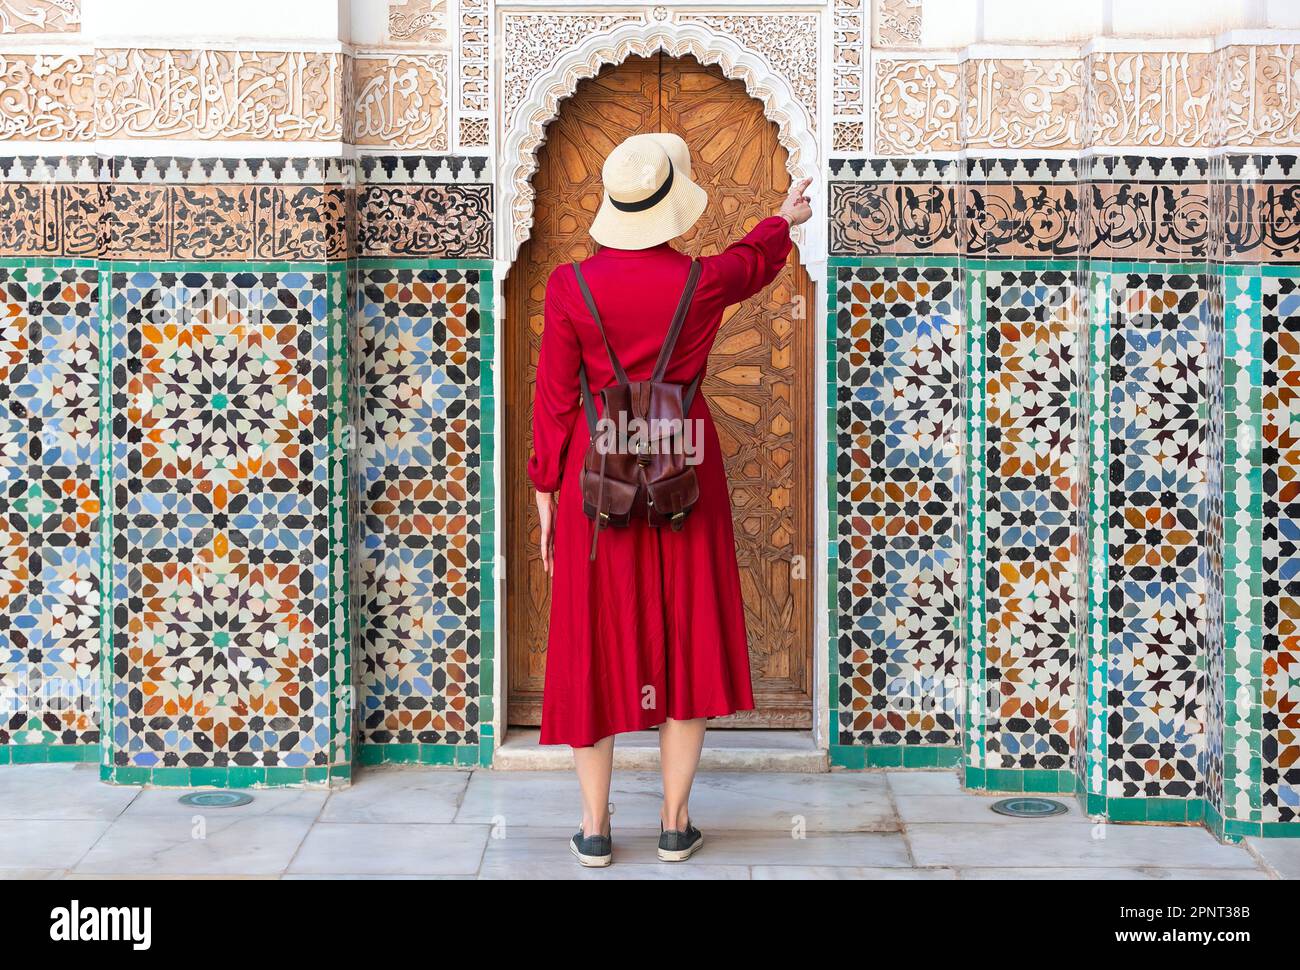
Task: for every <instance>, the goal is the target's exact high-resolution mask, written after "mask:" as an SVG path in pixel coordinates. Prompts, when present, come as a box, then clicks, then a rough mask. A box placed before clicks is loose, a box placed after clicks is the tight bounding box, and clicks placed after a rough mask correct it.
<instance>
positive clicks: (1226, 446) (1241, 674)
mask: <svg viewBox="0 0 1300 970" xmlns="http://www.w3.org/2000/svg"><path fill="white" fill-rule="evenodd" d="M1216 268H1218V267H1216ZM1243 297H1244V298H1245V301H1246V302H1247V304H1248V306H1247V307H1240V306H1238V305H1237V304H1238V300H1239V299H1240V298H1243ZM1223 304H1224V316H1225V318H1226V317H1228V315H1229V313H1231V314H1232V319H1231V321H1229V320H1228V319H1225V321H1224V328H1223V329H1224V333H1223V389H1224V403H1223V412H1224V414H1223V417H1224V431H1223V439H1224V440H1223V533H1224V535H1223V566H1222V568H1223V607H1224V610H1223V629H1224V643H1223V644H1222V645H1221V646H1220V649H1221V650H1222V652H1223V656H1222V663H1223V690H1222V697H1223V710H1222V712H1221V713H1222V718H1223V725H1222V730H1223V741H1222V758H1223V765H1222V779H1221V781H1222V787H1223V791H1222V800H1221V805H1222V812H1223V818H1222V823H1223V827H1222V832H1223V833H1224V834H1242V833H1241V832H1240V828H1241V826H1242V825H1246V826H1250V827H1254V828H1257V827H1258V825H1259V824H1260V822H1261V808H1262V805H1261V788H1262V786H1261V783H1260V782H1261V773H1262V760H1263V759H1262V757H1261V752H1260V744H1259V742H1260V740H1261V739H1262V737H1263V733H1262V721H1261V718H1262V712H1261V710H1260V704H1259V703H1258V698H1259V689H1260V686H1261V685H1262V683H1263V680H1262V670H1261V664H1262V657H1263V636H1264V626H1263V610H1264V602H1263V596H1262V587H1261V583H1262V580H1263V560H1262V546H1263V427H1262V423H1263V410H1262V398H1263V325H1262V324H1263V321H1262V313H1261V278H1260V276H1259V274H1258V273H1248V272H1238V273H1235V274H1233V276H1232V278H1231V279H1230V280H1225V281H1224V288H1223ZM1243 316H1244V317H1245V318H1246V326H1245V327H1244V328H1243V327H1242V325H1241V323H1242V321H1241V318H1242V317H1243ZM1243 331H1246V332H1245V333H1243ZM1242 336H1246V337H1247V340H1246V342H1244V343H1243V342H1242V339H1241V338H1242ZM1243 417H1244V420H1243ZM1243 441H1244V443H1245V445H1246V450H1242V443H1243ZM1241 463H1244V464H1245V465H1246V466H1247V467H1248V469H1249V470H1248V472H1247V473H1246V474H1245V475H1244V476H1243V475H1242V473H1241V472H1240V471H1238V466H1239V464H1241ZM1243 499H1244V502H1245V506H1244V507H1243V505H1242V502H1243ZM1239 515H1240V516H1242V517H1243V518H1244V520H1245V521H1244V524H1243V523H1239V522H1238V516H1239ZM1243 528H1244V529H1245V530H1246V532H1247V534H1246V535H1245V536H1243V535H1242V531H1243ZM1243 540H1244V541H1243ZM1243 551H1244V552H1245V556H1244V558H1243V555H1242V553H1243ZM1243 605H1244V606H1245V609H1244V610H1243V609H1242V607H1243ZM1243 691H1245V692H1246V693H1247V694H1248V695H1249V696H1250V697H1252V698H1253V699H1254V700H1255V702H1254V703H1251V704H1250V705H1249V710H1248V711H1247V712H1246V713H1245V714H1244V715H1243V714H1242V713H1241V705H1240V703H1239V700H1238V698H1239V696H1240V694H1241V693H1242V692H1243ZM1242 742H1244V745H1245V747H1246V748H1247V750H1248V751H1249V752H1250V755H1249V761H1248V763H1247V764H1244V765H1243V764H1238V763H1237V756H1236V752H1237V751H1238V750H1239V749H1240V748H1241V746H1242ZM1243 794H1244V796H1245V804H1246V806H1247V808H1246V816H1245V817H1242V816H1240V815H1238V814H1237V812H1238V811H1239V810H1240V806H1241V804H1242V795H1243Z"/></svg>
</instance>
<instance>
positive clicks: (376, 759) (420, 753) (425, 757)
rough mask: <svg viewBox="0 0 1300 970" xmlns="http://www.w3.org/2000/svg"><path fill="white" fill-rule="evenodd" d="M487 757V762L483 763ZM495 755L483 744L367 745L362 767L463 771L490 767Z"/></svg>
mask: <svg viewBox="0 0 1300 970" xmlns="http://www.w3.org/2000/svg"><path fill="white" fill-rule="evenodd" d="M485 756H486V757H487V759H488V760H487V761H486V762H485V761H484V760H483V759H484V757H485ZM491 756H492V753H491V751H490V750H489V751H488V752H486V753H485V752H484V751H483V745H482V744H481V743H480V744H363V745H361V757H360V760H359V763H360V764H361V765H363V766H365V767H375V766H378V765H443V766H455V767H461V768H478V767H486V766H487V764H490V762H491Z"/></svg>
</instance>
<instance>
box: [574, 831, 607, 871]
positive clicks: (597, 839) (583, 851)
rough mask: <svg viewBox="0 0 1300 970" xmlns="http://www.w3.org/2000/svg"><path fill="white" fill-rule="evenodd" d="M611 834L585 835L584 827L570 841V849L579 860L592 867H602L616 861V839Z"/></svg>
mask: <svg viewBox="0 0 1300 970" xmlns="http://www.w3.org/2000/svg"><path fill="white" fill-rule="evenodd" d="M612 835H613V833H610V835H583V834H582V829H578V834H577V835H575V836H574V837H573V839H572V840H571V841H570V842H569V851H570V852H572V853H573V854H574V855H575V856H577V857H578V861H579V862H581V863H582V864H583V865H584V866H588V867H590V868H592V869H601V868H604V867H605V866H607V865H609V864H610V863H611V862H613V861H614V840H613V838H612V837H611V836H612Z"/></svg>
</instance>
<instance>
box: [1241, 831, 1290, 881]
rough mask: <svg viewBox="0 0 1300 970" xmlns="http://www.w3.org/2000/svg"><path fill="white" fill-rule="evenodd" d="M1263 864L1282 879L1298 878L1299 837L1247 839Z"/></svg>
mask: <svg viewBox="0 0 1300 970" xmlns="http://www.w3.org/2000/svg"><path fill="white" fill-rule="evenodd" d="M1246 841H1247V842H1249V843H1250V847H1251V848H1252V849H1254V850H1255V852H1256V853H1258V855H1259V857H1260V858H1261V859H1263V860H1264V864H1265V865H1266V866H1268V867H1269V868H1270V869H1271V870H1273V871H1274V872H1276V873H1277V874H1278V876H1279V877H1280V878H1282V879H1300V839H1247V840H1246Z"/></svg>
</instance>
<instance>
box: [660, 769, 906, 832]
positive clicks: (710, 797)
mask: <svg viewBox="0 0 1300 970" xmlns="http://www.w3.org/2000/svg"><path fill="white" fill-rule="evenodd" d="M691 816H692V818H693V819H694V821H695V823H696V825H698V826H699V827H700V829H702V830H703V831H704V832H705V834H706V835H707V834H708V832H709V830H710V829H725V830H727V831H741V830H744V831H761V832H772V833H781V834H787V835H788V834H789V833H791V832H794V831H797V830H798V829H800V828H802V829H803V830H804V831H807V832H892V831H897V830H898V828H899V824H898V817H897V816H896V815H895V814H894V809H893V806H892V805H891V804H890V801H889V792H888V790H887V786H886V782H885V778H884V776H883V775H882V774H880V773H879V772H836V773H833V774H832V773H828V774H820V775H812V774H795V773H782V774H763V773H754V774H740V773H733V772H712V773H708V774H701V775H699V776H697V777H696V779H695V786H694V788H693V790H692V791H691ZM648 821H649V822H650V824H651V825H655V824H657V821H658V810H657V809H656V814H655V815H654V816H653V817H652V818H651V819H649V820H648Z"/></svg>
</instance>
